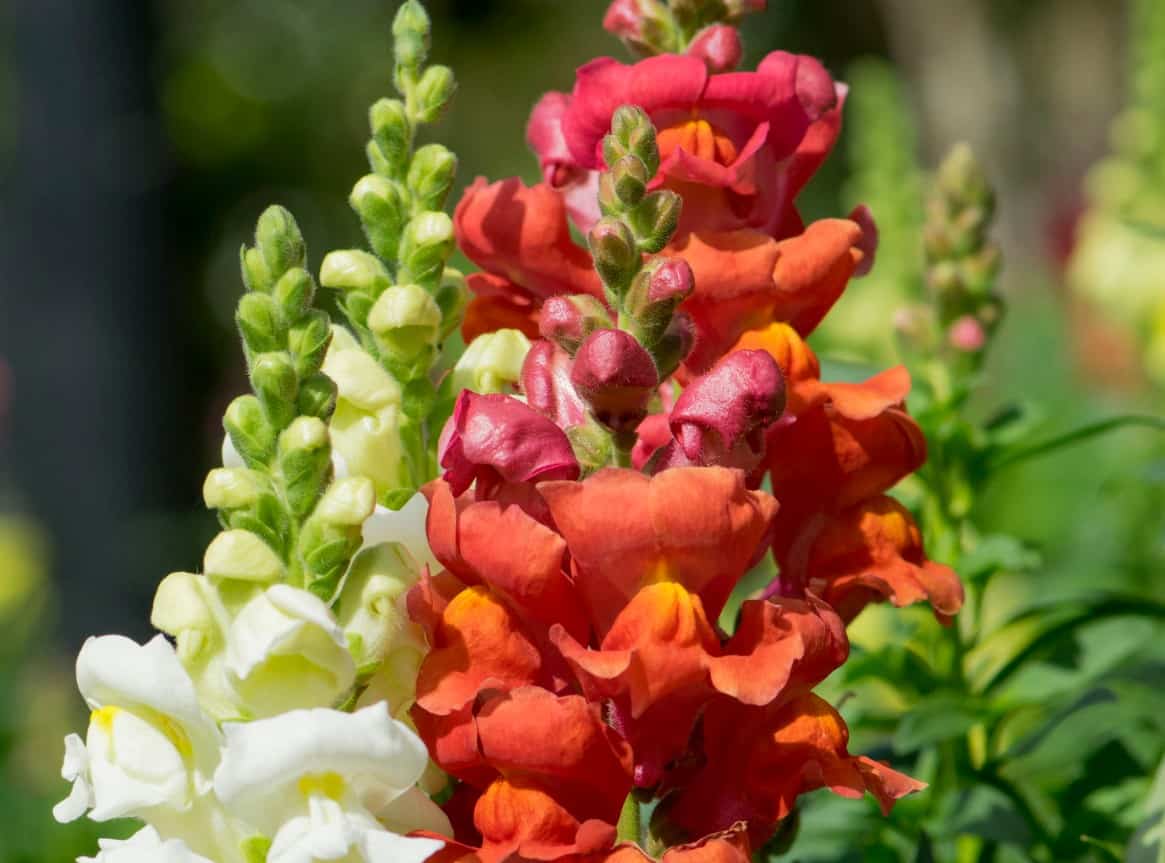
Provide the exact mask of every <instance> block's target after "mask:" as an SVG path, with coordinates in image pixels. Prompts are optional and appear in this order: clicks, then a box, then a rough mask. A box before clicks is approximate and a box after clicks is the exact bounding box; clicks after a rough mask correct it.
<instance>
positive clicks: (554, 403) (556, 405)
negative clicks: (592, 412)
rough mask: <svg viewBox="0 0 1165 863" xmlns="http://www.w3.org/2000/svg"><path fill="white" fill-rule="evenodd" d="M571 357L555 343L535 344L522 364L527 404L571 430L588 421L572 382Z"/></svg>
mask: <svg viewBox="0 0 1165 863" xmlns="http://www.w3.org/2000/svg"><path fill="white" fill-rule="evenodd" d="M570 366H571V362H570V354H568V353H567V352H566V351H564V350H563V349H562V348H560V347H558V346H557V345H555V344H554V343H552V342H546V341H539V342H535V343H534V346H533V347H532V348H530V351H529V353H527V354H526V362H525V363H523V365H522V391H523V392H524V393H525V394H526V404H528V405H530V407H532V408H534V410H536V411H538V412H539V413H541V414H542V415H543V416H547V417H549V418H550V419H551V420H553V421H554V422H555V424H557V425H558V427H559V428H564V429H568V428H571V427H572V426H576V425H579V424H580V423H583V422H585V421H586V418H587V405H586V402H584V401H583V400H582V396H580V395H579V394H578V392H577V391H576V390H575V388H574V384H572V383H571V382H570Z"/></svg>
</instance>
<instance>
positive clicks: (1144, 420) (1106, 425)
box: [986, 414, 1165, 472]
mask: <svg viewBox="0 0 1165 863" xmlns="http://www.w3.org/2000/svg"><path fill="white" fill-rule="evenodd" d="M1138 426H1139V427H1141V428H1151V429H1155V430H1157V431H1165V419H1163V418H1161V417H1155V416H1148V415H1140V414H1132V415H1129V416H1121V417H1112V418H1110V419H1106V420H1101V421H1099V422H1095V423H1091V424H1090V425H1086V426H1082V427H1081V428H1078V429H1074V430H1072V431H1070V432H1066V433H1065V434H1062V435H1058V436H1057V437H1054V438H1051V439H1050V440H1046V441H1041V442H1040V443H1037V444H1032V445H1030V446H1026V447H1020V448H1019V449H1014V450H1012V451H1010V452H1006V451H1005V452H1003V453H1002V454H1000V455H999V456H998V457H997V458H995V459H994V460H993V461H990V462H988V464H987V467H986V470H987V471H988V472H992V471H997V470H1000V469H1002V468H1005V467H1009V466H1011V465H1014V464H1019V463H1020V462H1024V461H1027V460H1028V459H1031V458H1037V457H1039V456H1042V455H1047V454H1048V453H1051V452H1055V451H1056V450H1058V449H1062V448H1064V447H1066V446H1071V445H1072V444H1076V443H1081V442H1083V441H1086V440H1089V439H1091V438H1094V437H1099V436H1101V435H1103V434H1107V433H1108V432H1110V431H1115V430H1116V429H1121V428H1125V427H1138Z"/></svg>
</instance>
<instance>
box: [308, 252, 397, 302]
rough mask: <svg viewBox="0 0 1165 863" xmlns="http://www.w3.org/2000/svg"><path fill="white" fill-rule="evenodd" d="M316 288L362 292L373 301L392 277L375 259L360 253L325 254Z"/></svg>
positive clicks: (390, 282)
mask: <svg viewBox="0 0 1165 863" xmlns="http://www.w3.org/2000/svg"><path fill="white" fill-rule="evenodd" d="M320 284H321V285H323V286H324V287H325V288H332V289H334V290H338V291H362V292H364V293H366V294H371V295H372V296H374V297H376V296H379V295H380V292H381V291H383V290H384V289H385V288H387V287H388V286H389V285H390V284H392V277H391V276H390V275H389V273H388V270H387V269H385V266H384V264H382V263H381V262H380V259H379V258H378V257H376V256H375V255H370V254H368V252H364V251H361V250H360V249H345V250H343V251H340V252H328V254H327V255H326V256H325V257H324V262H323V264H322V265H321V266H320Z"/></svg>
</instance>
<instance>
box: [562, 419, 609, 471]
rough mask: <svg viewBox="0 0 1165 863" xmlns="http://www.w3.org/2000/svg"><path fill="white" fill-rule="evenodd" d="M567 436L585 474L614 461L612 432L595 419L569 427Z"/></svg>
mask: <svg viewBox="0 0 1165 863" xmlns="http://www.w3.org/2000/svg"><path fill="white" fill-rule="evenodd" d="M566 436H567V438H569V439H570V445H571V448H572V449H573V450H574V455H575V458H577V459H578V463H579V467H581V468H582V471H583V474H584V475H586V474H589V473H594V472H595V471H596V470H599V469H600V468H602V467H606V466H607V465H609V464H612V463H613V456H614V451H615V448H614V444H613V443H612V440H611V433H610V432H609V431H607V430H606V429H605V428H603V427H602V426H600V425H599V424H598V423H597V422H595V421H594V420H593V419H588V420H587V422H586V423H584V424H582V425H577V426H572V427H570V428H568V429H567V430H566Z"/></svg>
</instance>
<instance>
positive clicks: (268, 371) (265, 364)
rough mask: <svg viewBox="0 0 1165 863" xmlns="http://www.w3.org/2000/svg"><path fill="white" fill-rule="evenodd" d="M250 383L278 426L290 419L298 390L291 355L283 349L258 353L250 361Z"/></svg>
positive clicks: (293, 411) (268, 414)
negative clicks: (281, 350) (251, 361)
mask: <svg viewBox="0 0 1165 863" xmlns="http://www.w3.org/2000/svg"><path fill="white" fill-rule="evenodd" d="M251 387H252V388H253V389H254V390H255V395H256V396H258V398H259V401H260V402H261V403H262V405H263V409H264V410H265V411H266V412H267V416H268V417H270V418H271V420H272V422H274V423H275V425H276V426H277V427H280V428H281V427H283V426H285V425H287V423H289V422H291V419H292V417H294V416H295V412H296V411H295V396H296V394H297V393H298V392H299V377H298V376H297V375H296V373H295V366H294V364H293V363H292V362H291V357H289V356H288V355H287V354H286V353H283V352H271V353H266V354H259V355H258V356H257V357H255V360H254V362H253V363H251Z"/></svg>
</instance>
